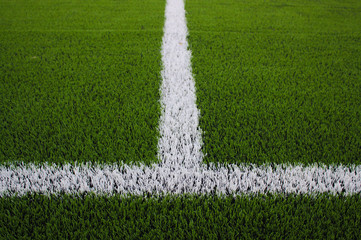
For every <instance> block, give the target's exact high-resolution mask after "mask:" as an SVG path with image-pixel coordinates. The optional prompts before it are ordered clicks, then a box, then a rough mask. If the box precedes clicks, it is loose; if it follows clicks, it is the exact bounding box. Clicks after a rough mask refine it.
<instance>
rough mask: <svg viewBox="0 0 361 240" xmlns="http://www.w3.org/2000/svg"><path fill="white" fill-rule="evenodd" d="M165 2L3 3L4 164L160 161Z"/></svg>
mask: <svg viewBox="0 0 361 240" xmlns="http://www.w3.org/2000/svg"><path fill="white" fill-rule="evenodd" d="M164 7H165V3H164V1H162V0H152V1H146V2H144V1H141V0H136V1H133V0H132V1H80V0H76V1H63V0H61V1H52V0H41V1H38V0H35V1H27V0H26V1H23V0H16V1H1V2H0V33H1V34H0V52H1V54H0V163H14V162H23V163H28V162H31V163H43V162H48V163H56V164H63V163H67V162H70V163H72V162H78V163H79V162H81V163H85V162H93V163H94V162H97V163H113V162H117V163H139V162H142V163H146V164H149V163H153V162H156V161H157V143H158V136H159V133H158V121H159V116H160V104H159V98H160V96H159V87H160V81H161V76H160V71H161V64H162V63H161V54H160V48H161V41H162V40H161V39H162V35H163V31H162V29H163V23H164Z"/></svg>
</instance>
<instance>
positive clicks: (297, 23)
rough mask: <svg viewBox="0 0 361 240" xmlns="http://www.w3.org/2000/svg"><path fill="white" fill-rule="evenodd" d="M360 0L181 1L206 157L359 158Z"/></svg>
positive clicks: (231, 160)
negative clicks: (185, 15)
mask: <svg viewBox="0 0 361 240" xmlns="http://www.w3.org/2000/svg"><path fill="white" fill-rule="evenodd" d="M360 9H361V5H360V3H359V2H358V1H303V0H298V1H282V0H279V1H263V0H257V1H227V2H226V1H221V0H212V1H204V0H195V1H187V4H186V10H187V12H188V14H187V20H188V27H189V31H190V36H189V43H190V48H191V50H192V55H193V60H192V64H193V73H194V75H195V81H196V87H197V101H198V102H197V105H198V107H199V108H200V111H201V118H200V127H201V129H202V130H203V141H204V147H203V152H204V153H206V154H207V155H206V156H205V158H204V161H205V162H206V163H209V162H221V163H255V164H264V163H275V164H280V163H302V164H306V165H308V164H313V163H323V164H346V165H347V164H360V163H361V159H360V156H361V108H360V106H361V81H360V76H361V69H360V64H361V57H360V56H361V47H360V44H359V43H360V41H361V27H360V25H359V24H358V23H359V22H360V21H361V14H360Z"/></svg>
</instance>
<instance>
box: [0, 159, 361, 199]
mask: <svg viewBox="0 0 361 240" xmlns="http://www.w3.org/2000/svg"><path fill="white" fill-rule="evenodd" d="M33 192H38V193H43V194H58V193H71V194H78V193H87V192H94V193H98V194H103V193H104V194H115V193H116V194H134V195H143V194H147V193H150V194H184V193H195V194H208V193H212V194H218V195H222V194H227V195H229V194H233V195H242V194H258V193H286V194H287V193H295V194H313V193H325V192H328V193H345V194H354V193H360V192H361V166H353V167H346V166H328V167H327V166H316V165H314V166H305V167H304V166H290V165H289V166H285V165H278V166H276V167H273V168H272V167H271V166H259V167H256V166H252V165H249V166H246V165H244V166H236V165H230V166H228V167H220V168H217V169H216V168H214V169H211V168H207V167H206V166H200V167H197V168H193V169H190V168H187V167H184V166H181V165H174V166H170V167H164V166H159V165H154V166H152V167H146V166H140V167H139V166H118V165H100V166H93V167H91V166H89V165H75V166H74V165H70V164H67V165H64V166H62V167H60V166H56V165H47V164H45V165H41V166H36V165H33V164H30V165H23V166H17V167H15V166H10V167H9V166H0V196H12V195H24V194H27V193H33Z"/></svg>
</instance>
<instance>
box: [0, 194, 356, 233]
mask: <svg viewBox="0 0 361 240" xmlns="http://www.w3.org/2000/svg"><path fill="white" fill-rule="evenodd" d="M360 213H361V203H360V197H359V196H356V195H354V196H351V197H345V196H341V195H340V196H329V195H319V196H317V197H316V196H313V197H311V196H304V195H298V196H295V195H290V196H287V197H286V196H273V195H262V196H257V197H252V196H244V197H237V198H233V197H225V198H222V197H212V196H192V195H185V196H166V197H156V198H154V197H152V198H144V197H142V196H140V197H128V198H120V197H119V196H116V195H115V196H111V197H102V196H95V195H87V196H69V195H59V196H52V197H48V196H44V195H28V196H24V197H21V198H19V197H10V198H3V199H0V224H1V226H2V228H1V230H0V236H1V237H3V238H7V239H11V238H31V239H45V238H46V239H49V238H51V239H54V238H68V239H69V238H71V239H74V238H77V239H79V238H96V239H110V238H117V239H128V238H132V239H152V238H167V239H265V238H268V239H286V238H287V239H356V238H358V236H360V234H361V232H360V228H359V226H360V224H361V215H360Z"/></svg>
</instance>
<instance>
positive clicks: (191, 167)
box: [0, 0, 361, 196]
mask: <svg viewBox="0 0 361 240" xmlns="http://www.w3.org/2000/svg"><path fill="white" fill-rule="evenodd" d="M165 16H166V22H165V27H164V37H163V47H162V56H163V58H162V59H163V65H164V69H163V71H162V77H163V84H162V86H161V92H162V93H161V95H162V99H161V104H162V108H163V112H162V116H161V119H160V132H161V138H160V139H159V144H158V146H159V158H160V159H161V161H162V162H161V163H160V164H159V165H157V164H154V165H153V166H150V167H148V166H145V165H141V166H128V165H123V166H119V165H116V164H114V165H98V166H96V165H95V166H91V165H70V164H66V165H64V166H61V167H60V166H56V165H49V164H43V165H41V166H39V165H35V164H28V165H25V164H24V165H21V164H20V165H18V166H0V196H9V195H10V196H11V195H24V194H26V193H29V192H41V193H44V194H58V193H72V194H77V193H84V192H95V193H99V194H114V193H117V194H123V195H126V194H135V195H143V194H146V193H150V194H170V193H171V194H183V193H196V194H207V193H215V194H219V195H221V194H231V195H232V194H233V195H238V194H239V195H241V194H257V193H286V194H287V193H297V194H313V193H324V192H329V193H345V194H353V193H360V192H361V166H342V165H340V166H323V165H322V166H318V165H313V166H293V165H276V166H273V167H272V166H254V165H240V166H236V165H228V166H222V167H207V166H205V165H202V164H201V161H202V153H201V133H200V129H199V128H198V115H199V111H198V110H197V107H196V104H195V100H196V95H195V88H194V81H193V78H192V73H191V64H190V57H191V52H190V51H189V50H188V49H187V46H188V43H187V41H186V37H187V27H186V20H185V11H184V3H183V0H168V1H167V6H166V13H165Z"/></svg>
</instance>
